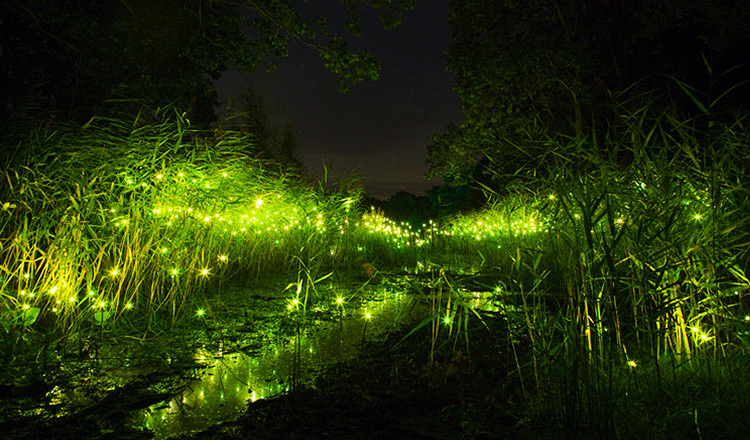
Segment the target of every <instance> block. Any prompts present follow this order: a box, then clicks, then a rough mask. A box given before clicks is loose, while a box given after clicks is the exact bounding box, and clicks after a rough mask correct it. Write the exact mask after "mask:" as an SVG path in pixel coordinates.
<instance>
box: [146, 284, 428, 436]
mask: <svg viewBox="0 0 750 440" xmlns="http://www.w3.org/2000/svg"><path fill="white" fill-rule="evenodd" d="M424 313H425V312H424V307H422V306H420V305H419V304H418V303H417V302H413V301H412V297H411V296H410V295H407V294H404V293H393V292H388V291H383V290H381V291H378V293H377V294H376V295H375V296H374V297H372V298H370V299H368V300H366V301H364V302H363V303H362V304H361V305H360V306H359V308H358V309H357V310H355V311H346V310H345V309H344V308H343V307H342V308H341V309H340V313H339V314H338V317H337V318H335V320H333V321H312V322H310V323H309V325H308V326H306V327H307V329H305V330H302V331H301V332H300V334H301V336H300V339H299V344H297V340H296V337H289V338H287V339H286V340H285V341H279V343H278V344H274V347H267V348H266V349H261V350H259V353H258V354H257V355H249V354H246V353H241V352H237V353H231V354H223V353H220V352H211V351H208V350H205V349H198V350H197V351H196V352H195V354H194V360H195V362H196V363H198V364H199V365H204V366H205V369H203V370H202V371H201V372H200V375H199V376H198V377H196V378H195V379H194V380H191V381H189V382H188V383H187V384H186V386H185V388H184V391H183V392H181V393H179V394H178V395H176V396H174V397H173V398H172V399H171V400H169V401H167V402H161V403H159V404H156V405H153V406H151V407H149V408H146V409H144V410H140V411H137V412H136V413H135V414H134V415H133V424H134V425H135V426H138V427H144V428H146V429H149V430H151V431H153V432H154V435H155V437H156V438H163V437H165V436H169V435H174V434H178V433H183V432H186V431H194V430H200V429H204V428H206V427H208V426H210V425H212V424H214V423H217V422H219V421H222V420H230V419H233V418H235V417H237V416H239V415H240V414H241V413H242V412H243V411H244V410H245V408H246V407H247V404H248V403H249V402H254V401H256V400H258V399H264V398H268V397H272V396H274V395H277V394H279V393H282V392H286V391H289V390H290V389H291V387H292V386H293V385H294V383H295V382H296V383H309V381H310V380H312V379H313V378H314V377H315V375H316V374H317V373H318V372H319V371H320V370H321V369H322V368H324V367H325V366H327V365H332V364H335V363H337V362H343V361H346V360H349V359H352V358H353V357H354V356H356V355H357V353H358V352H359V351H360V350H361V349H362V347H363V345H364V342H365V341H372V340H376V339H377V338H381V337H383V336H384V333H386V332H387V331H389V330H391V329H393V327H394V325H398V324H399V323H401V324H403V323H408V322H413V321H414V320H415V319H417V318H421V317H424ZM290 319H291V318H290Z"/></svg>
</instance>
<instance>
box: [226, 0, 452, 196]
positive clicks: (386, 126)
mask: <svg viewBox="0 0 750 440" xmlns="http://www.w3.org/2000/svg"><path fill="white" fill-rule="evenodd" d="M315 3H316V5H315V8H316V9H317V11H316V12H314V13H313V14H311V15H315V14H317V15H328V16H333V18H332V19H331V20H330V24H331V26H332V28H333V29H335V27H334V26H333V25H334V24H335V23H336V22H338V23H341V22H343V17H344V14H345V10H343V9H342V8H341V5H340V4H338V2H334V4H331V5H329V6H328V7H329V8H331V9H320V5H321V2H315ZM325 3H326V2H323V4H325ZM328 3H330V2H328ZM447 3H448V1H447V0H430V1H429V2H418V4H417V8H416V9H415V10H413V11H410V12H408V13H406V15H405V16H404V17H403V23H402V24H401V26H400V27H399V28H396V29H392V30H385V29H383V27H382V25H380V23H379V22H378V21H377V19H376V18H375V17H374V16H367V15H364V14H363V32H362V37H361V38H359V39H352V40H350V44H351V45H352V47H353V48H356V49H367V50H369V51H371V52H372V53H373V55H374V56H375V57H376V59H377V60H378V61H379V62H380V63H381V64H382V70H381V76H380V79H379V80H378V81H375V82H372V81H366V82H364V83H360V84H357V85H354V86H352V87H351V90H350V92H349V93H347V94H342V93H340V92H339V83H338V78H336V77H335V76H334V75H333V74H331V73H330V72H328V71H326V70H325V69H324V68H323V65H322V64H323V62H322V61H321V60H320V58H319V57H318V55H317V53H315V52H313V51H311V50H309V49H307V48H305V47H302V46H301V45H292V46H291V47H290V55H289V57H288V58H285V59H283V60H280V61H278V63H277V64H278V69H276V70H274V71H272V72H270V73H267V72H265V71H264V70H262V71H260V72H257V73H256V74H254V75H253V76H252V77H251V78H249V77H247V76H245V75H242V74H240V73H238V72H237V71H236V70H230V71H229V72H227V73H225V74H224V75H223V76H222V77H221V78H220V80H219V81H218V82H217V83H216V86H215V89H216V91H217V93H218V94H219V98H220V99H221V100H222V101H224V102H226V101H227V100H228V99H229V98H230V97H231V96H237V97H239V96H241V95H242V94H243V93H245V92H246V91H247V84H248V81H250V82H251V83H252V86H253V88H254V89H255V90H256V91H257V92H259V93H260V94H261V95H262V96H263V98H264V100H265V101H266V102H267V103H268V104H269V105H270V108H271V111H272V114H273V116H274V122H276V123H277V125H279V126H280V127H284V126H286V125H287V124H291V126H292V128H293V129H294V131H295V133H296V135H297V139H298V142H299V154H300V156H301V157H302V159H303V161H304V162H305V165H306V166H307V169H308V175H309V176H310V177H313V178H319V177H320V176H321V175H322V172H323V163H325V164H326V165H327V166H328V167H329V175H331V174H332V175H334V176H341V175H345V174H347V173H350V172H352V171H354V172H355V174H356V175H357V176H358V177H359V181H360V182H361V184H362V185H363V186H364V188H365V191H366V193H367V195H369V196H373V197H377V198H381V199H385V198H388V197H389V196H390V195H393V194H394V193H396V192H399V191H407V192H411V193H414V194H423V193H424V191H425V190H426V189H429V188H431V187H432V186H434V185H439V184H440V183H442V182H441V181H440V179H433V180H431V181H427V180H425V179H424V177H423V176H424V174H425V172H426V171H427V166H426V165H425V162H424V161H425V154H426V145H427V144H428V142H429V139H430V136H432V135H433V134H436V133H438V132H441V131H442V130H443V129H444V127H445V125H446V124H448V123H450V122H456V123H459V122H460V121H461V119H462V114H461V110H460V101H459V98H458V95H457V94H456V92H454V91H453V77H452V75H450V74H449V73H448V72H447V71H446V69H445V51H446V49H448V46H449V45H450V35H449V27H448V17H447V11H446V5H447ZM307 5H309V3H308V4H307ZM336 6H338V8H336ZM308 7H310V6H308ZM303 12H304V11H303Z"/></svg>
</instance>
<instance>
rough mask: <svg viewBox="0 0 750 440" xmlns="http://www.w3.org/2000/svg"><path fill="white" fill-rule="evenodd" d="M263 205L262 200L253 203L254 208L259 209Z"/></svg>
mask: <svg viewBox="0 0 750 440" xmlns="http://www.w3.org/2000/svg"><path fill="white" fill-rule="evenodd" d="M262 204H263V199H258V200H256V201H255V207H256V208H260V206H261V205H262Z"/></svg>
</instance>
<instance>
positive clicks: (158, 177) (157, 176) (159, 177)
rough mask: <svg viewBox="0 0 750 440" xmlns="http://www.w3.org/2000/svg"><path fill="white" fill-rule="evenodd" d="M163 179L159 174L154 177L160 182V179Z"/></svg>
mask: <svg viewBox="0 0 750 440" xmlns="http://www.w3.org/2000/svg"><path fill="white" fill-rule="evenodd" d="M163 177H164V176H162V175H161V174H157V175H156V178H157V179H159V180H161V179H162V178H163Z"/></svg>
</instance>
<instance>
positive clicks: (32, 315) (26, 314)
mask: <svg viewBox="0 0 750 440" xmlns="http://www.w3.org/2000/svg"><path fill="white" fill-rule="evenodd" d="M38 316H39V307H31V308H28V309H26V310H24V311H23V312H22V313H21V314H20V315H18V318H19V321H20V324H21V325H22V326H24V327H30V326H31V325H33V324H34V322H36V318H37V317H38Z"/></svg>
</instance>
